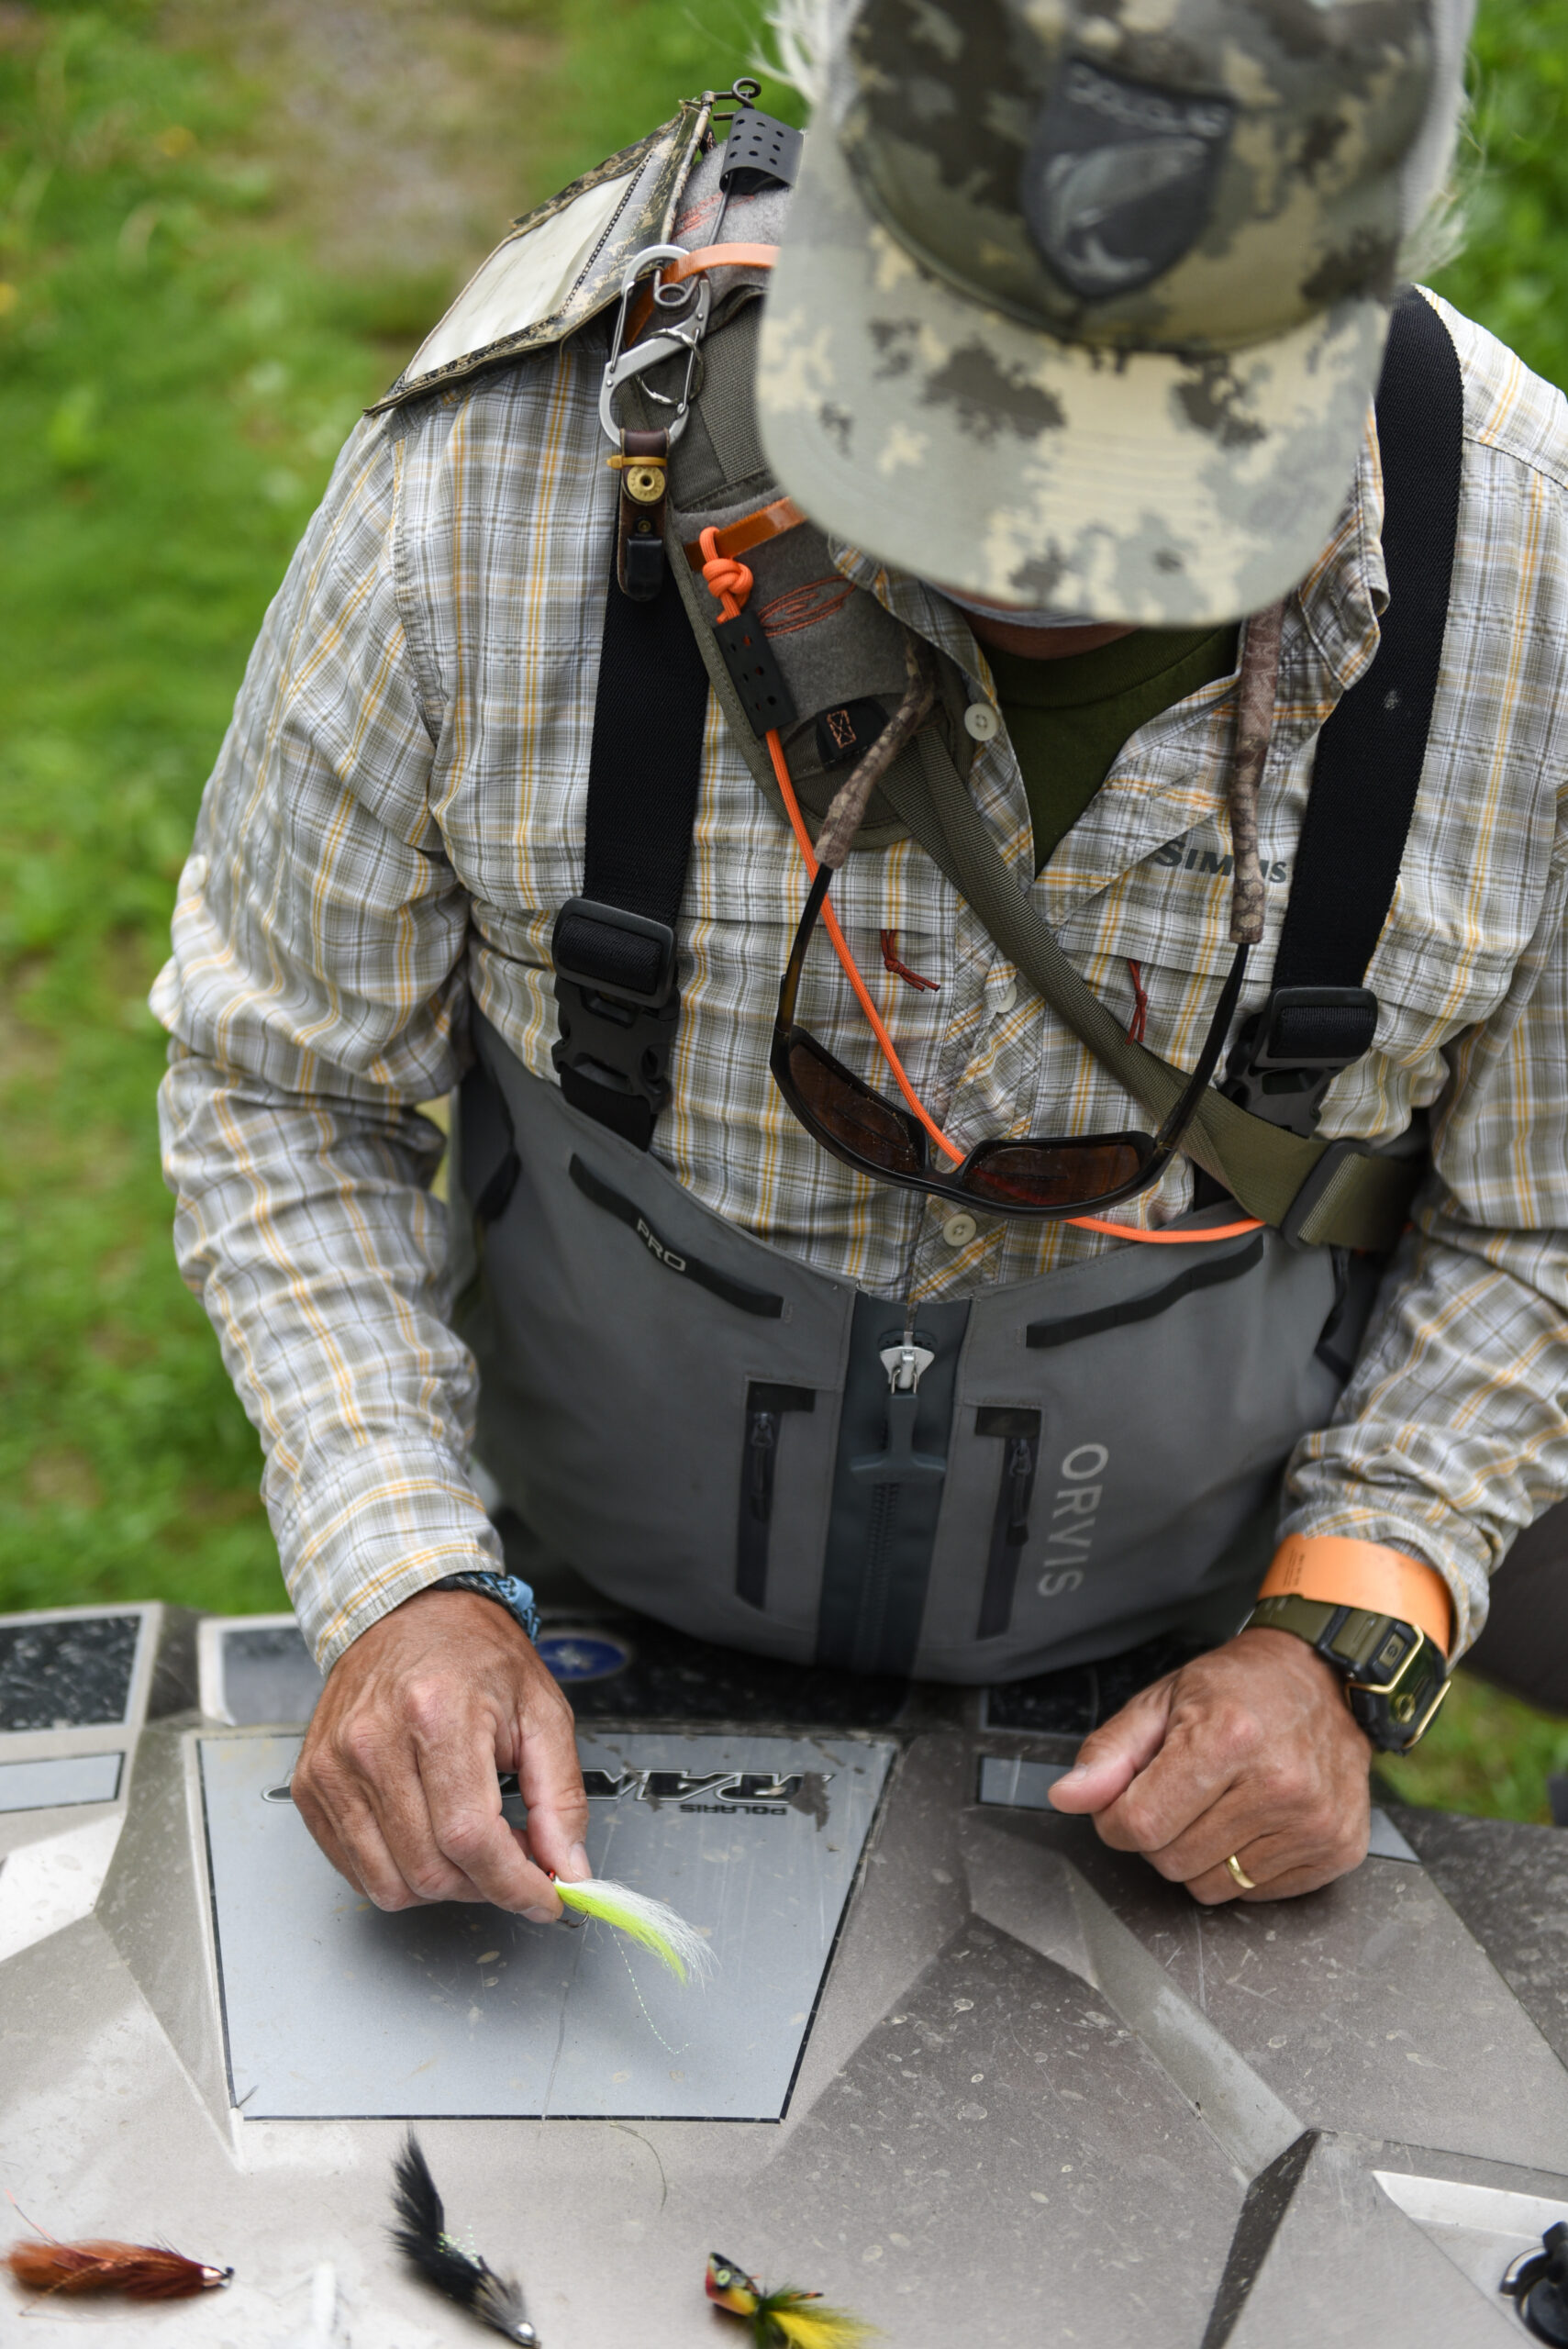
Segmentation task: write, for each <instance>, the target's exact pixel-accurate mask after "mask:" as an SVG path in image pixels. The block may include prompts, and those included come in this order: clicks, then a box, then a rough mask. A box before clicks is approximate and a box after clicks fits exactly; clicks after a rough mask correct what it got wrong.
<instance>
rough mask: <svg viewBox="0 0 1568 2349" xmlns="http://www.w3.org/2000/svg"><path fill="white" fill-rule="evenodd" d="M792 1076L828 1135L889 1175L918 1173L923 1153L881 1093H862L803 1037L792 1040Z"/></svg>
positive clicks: (814, 1119)
mask: <svg viewBox="0 0 1568 2349" xmlns="http://www.w3.org/2000/svg"><path fill="white" fill-rule="evenodd" d="M789 1073H790V1075H791V1077H792V1078H793V1079H794V1082H795V1090H796V1092H797V1093H798V1094H799V1096H800V1098H801V1103H802V1106H803V1107H804V1108H806V1110H807V1111H808V1113H809V1115H810V1117H811V1119H812V1120H813V1121H814V1122H815V1124H816V1125H817V1127H818V1128H819V1129H820V1130H821V1131H822V1132H823V1133H825V1134H830V1135H831V1136H832V1138H833V1140H834V1141H836V1142H838V1143H840V1145H841V1146H842V1148H844V1149H845V1150H848V1151H851V1152H853V1153H854V1155H855V1156H856V1157H857V1158H861V1159H863V1160H865V1161H866V1162H867V1163H868V1164H870V1165H872V1166H875V1167H880V1168H882V1169H884V1171H885V1172H886V1173H887V1174H889V1175H918V1174H919V1172H920V1169H921V1165H922V1163H923V1153H922V1152H921V1150H920V1148H919V1145H918V1144H917V1142H916V1141H915V1140H914V1137H913V1136H912V1135H911V1133H910V1131H909V1129H908V1126H907V1125H906V1122H905V1120H904V1119H903V1118H902V1117H901V1116H900V1115H899V1113H898V1111H897V1110H896V1109H895V1108H893V1107H892V1106H891V1104H890V1103H888V1102H886V1101H884V1100H882V1099H881V1098H880V1097H878V1096H877V1095H876V1094H874V1093H870V1092H862V1090H861V1088H860V1087H859V1086H858V1085H855V1084H854V1082H853V1081H852V1080H851V1077H850V1075H849V1074H848V1073H847V1071H845V1070H843V1069H841V1068H839V1067H838V1066H837V1065H836V1064H835V1063H833V1062H832V1061H829V1060H828V1059H827V1058H826V1057H824V1056H820V1055H818V1054H817V1052H814V1051H813V1050H812V1049H811V1044H810V1041H809V1039H807V1038H806V1037H804V1036H800V1035H795V1036H794V1037H792V1039H791V1041H790V1047H789Z"/></svg>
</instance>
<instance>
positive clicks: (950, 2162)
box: [602, 1919, 1242, 2349]
mask: <svg viewBox="0 0 1568 2349" xmlns="http://www.w3.org/2000/svg"><path fill="white" fill-rule="evenodd" d="M1241 2199H1242V2186H1241V2182H1240V2179H1239V2177H1238V2176H1237V2173H1236V2171H1235V2169H1234V2168H1233V2167H1232V2165H1231V2163H1230V2161H1229V2158H1228V2157H1227V2155H1226V2154H1224V2153H1223V2152H1222V2150H1221V2149H1220V2147H1219V2146H1218V2144H1217V2143H1216V2142H1215V2140H1214V2138H1213V2137H1212V2136H1211V2135H1210V2134H1209V2132H1208V2131H1207V2129H1206V2128H1205V2127H1204V2124H1203V2122H1202V2121H1201V2120H1200V2119H1199V2118H1198V2117H1197V2116H1196V2115H1195V2113H1194V2112H1193V2111H1192V2110H1191V2109H1190V2107H1189V2106H1188V2104H1187V2103H1186V2101H1185V2099H1184V2098H1183V2097H1182V2096H1181V2095H1180V2094H1179V2093H1178V2092H1177V2090H1176V2089H1175V2088H1174V2087H1173V2085H1172V2083H1171V2081H1170V2080H1169V2079H1168V2078H1167V2076H1166V2075H1165V2074H1164V2072H1163V2071H1162V2068H1161V2066H1160V2065H1158V2064H1157V2063H1156V2062H1155V2061H1154V2059H1153V2057H1152V2056H1151V2054H1149V2052H1148V2050H1147V2049H1146V2048H1145V2047H1143V2046H1142V2045H1141V2044H1140V2042H1139V2040H1138V2038H1137V2036H1136V2034H1135V2033H1133V2032H1129V2030H1127V2029H1126V2028H1125V2026H1124V2025H1122V2024H1121V2023H1119V2022H1118V2020H1117V2018H1116V2016H1115V2015H1114V2014H1112V2013H1108V2012H1107V2011H1106V2006H1105V2003H1104V2001H1103V1999H1102V1998H1100V1997H1099V1996H1098V1995H1096V1993H1095V1991H1094V1990H1093V1989H1091V1988H1090V1987H1088V1986H1087V1985H1085V1984H1084V1983H1083V1982H1081V1981H1079V1980H1076V1979H1075V1978H1074V1977H1073V1976H1072V1975H1071V1974H1068V1973H1065V1972H1063V1970H1062V1968H1061V1967H1060V1966H1058V1965H1052V1964H1051V1962H1050V1960H1049V1959H1047V1958H1044V1957H1041V1956H1038V1955H1037V1954H1035V1953H1034V1952H1033V1951H1032V1950H1029V1949H1025V1948H1022V1947H1020V1945H1019V1944H1018V1943H1017V1942H1016V1941H1013V1940H1011V1939H1009V1937H1008V1936H1007V1935H1006V1933H1003V1932H996V1931H995V1930H994V1929H993V1928H991V1927H990V1926H988V1925H985V1924H983V1923H981V1922H980V1921H979V1920H976V1919H971V1920H970V1921H969V1922H968V1923H967V1924H966V1925H964V1926H963V1928H962V1930H961V1931H960V1932H958V1933H956V1934H955V1935H954V1937H953V1939H952V1941H951V1943H950V1944H949V1946H948V1947H947V1949H945V1950H944V1951H943V1952H942V1953H941V1954H940V1957H938V1958H937V1959H936V1960H935V1961H934V1962H933V1963H932V1964H930V1965H928V1966H927V1967H926V1968H925V1969H924V1970H923V1971H922V1972H921V1974H920V1975H919V1976H918V1978H917V1980H916V1981H915V1982H913V1983H911V1984H910V1986H909V1987H908V1988H907V1989H906V1991H905V1992H904V1993H903V1994H902V1995H901V1996H900V1998H899V2000H898V2004H897V2006H896V2007H895V2009H894V2010H893V2011H892V2012H891V2013H890V2014H889V2015H887V2016H886V2017H885V2018H884V2020H883V2021H882V2022H881V2023H880V2024H878V2025H877V2026H876V2027H875V2028H874V2029H873V2031H872V2032H870V2033H869V2034H868V2036H867V2037H866V2039H865V2041H864V2043H863V2044H862V2047H861V2048H860V2049H859V2050H858V2052H857V2053H856V2054H855V2055H854V2056H853V2057H852V2058H851V2061H850V2062H849V2063H848V2064H847V2065H845V2067H844V2069H843V2071H842V2072H841V2073H840V2076H839V2077H838V2078H837V2079H835V2080H834V2081H833V2082H832V2083H831V2085H830V2086H829V2087H828V2088H827V2090H826V2091H825V2093H824V2094H823V2096H822V2098H821V2099H820V2100H819V2102H818V2103H817V2105H816V2106H815V2107H814V2109H813V2110H812V2111H811V2113H810V2114H809V2115H808V2116H807V2117H806V2120H805V2121H803V2122H802V2124H801V2126H800V2127H799V2129H798V2130H797V2131H795V2132H794V2133H793V2135H792V2136H791V2137H790V2139H789V2141H788V2142H787V2143H785V2144H784V2145H783V2146H781V2148H780V2151H779V2154H778V2157H777V2159H776V2160H775V2161H774V2162H773V2163H772V2164H771V2165H770V2166H769V2168H768V2170H767V2172H766V2174H765V2175H764V2176H762V2177H761V2178H759V2179H756V2180H749V2181H745V2182H741V2183H739V2184H737V2185H731V2186H727V2187H723V2188H719V2190H718V2191H717V2193H714V2194H712V2195H711V2196H710V2197H709V2199H708V2210H709V2211H710V2213H711V2216H710V2217H709V2219H708V2226H709V2232H710V2233H711V2235H712V2238H713V2242H714V2244H715V2246H716V2247H717V2248H718V2249H720V2250H723V2251H727V2252H729V2253H731V2254H733V2255H734V2256H735V2257H737V2258H745V2259H748V2260H755V2262H756V2266H755V2268H754V2269H753V2273H765V2274H766V2275H767V2276H768V2277H773V2276H777V2275H780V2274H781V2273H783V2274H795V2273H798V2272H800V2271H802V2270H803V2269H805V2268H806V2267H808V2266H811V2267H813V2273H812V2275H811V2276H810V2277H805V2276H804V2275H803V2277H802V2280H803V2281H810V2282H813V2283H815V2282H817V2281H818V2280H820V2281H822V2282H828V2281H830V2280H831V2279H832V2277H833V2275H834V2271H835V2265H836V2264H838V2265H840V2266H841V2265H842V2264H851V2263H852V2266H851V2273H852V2272H853V2270H855V2269H858V2270H859V2274H860V2276H861V2277H863V2278H864V2279H865V2284H866V2286H867V2287H868V2288H873V2289H874V2294H875V2297H874V2298H870V2297H868V2298H866V2299H862V2298H861V2294H860V2293H859V2292H854V2291H851V2294H850V2295H848V2296H849V2297H852V2298H853V2299H856V2300H857V2301H858V2302H859V2303H860V2305H861V2307H862V2311H863V2313H864V2314H866V2315H867V2316H871V2317H874V2318H875V2319H876V2320H877V2321H878V2322H880V2323H881V2324H882V2326H883V2327H884V2331H885V2332H886V2334H887V2339H888V2343H889V2344H890V2349H911V2344H915V2343H919V2344H925V2343H931V2344H936V2343H951V2344H953V2349H959V2344H971V2343H973V2344H975V2345H976V2349H981V2344H984V2349H1046V2344H1050V2349H1072V2344H1074V2343H1076V2344H1078V2349H1198V2344H1199V2343H1200V2342H1201V2340H1202V2338H1203V2333H1204V2327H1205V2322H1206V2319H1207V2310H1208V2307H1209V2303H1210V2300H1211V2299H1212V2297H1213V2294H1214V2292H1215V2289H1216V2288H1217V2287H1218V2282H1219V2278H1220V2275H1221V2273H1222V2272H1223V2269H1224V2265H1225V2258H1226V2253H1227V2250H1228V2248H1229V2241H1230V2235H1231V2231H1232V2229H1233V2227H1234V2225H1235V2222H1236V2218H1237V2215H1238V2213H1239V2211H1240V2206H1241ZM752 2244H760V2245H761V2248H760V2249H759V2250H756V2251H751V2250H749V2249H748V2248H747V2247H748V2246H750V2245H752ZM825 2253H826V2254H829V2257H828V2258H825V2257H824V2254H825ZM833 2253H837V2254H838V2263H834V2262H833V2261H832V2259H831V2256H830V2254H833ZM818 2271H820V2274H819V2273H818ZM602 2337H604V2338H606V2339H607V2338H608V2336H607V2335H606V2336H602ZM620 2337H621V2338H623V2339H627V2340H629V2339H630V2338H632V2337H633V2336H632V2335H631V2334H630V2333H629V2332H626V2333H623V2334H622V2335H621V2336H620ZM690 2337H691V2339H692V2341H693V2342H694V2343H695V2342H697V2341H698V2340H699V2338H701V2337H702V2334H701V2332H700V2329H699V2326H698V2325H697V2324H696V2323H695V2322H694V2323H693V2325H692V2329H691V2336H690ZM713 2349H722V2344H721V2343H720V2342H719V2341H718V2339H717V2331H716V2333H715V2338H714V2343H713Z"/></svg>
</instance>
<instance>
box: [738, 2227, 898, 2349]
mask: <svg viewBox="0 0 1568 2349" xmlns="http://www.w3.org/2000/svg"><path fill="white" fill-rule="evenodd" d="M706 2292H707V2296H708V2299H710V2300H713V2301H715V2302H716V2303H717V2306H718V2307H719V2308H721V2309H728V2310H729V2313H730V2315H731V2316H743V2317H745V2318H746V2320H747V2321H748V2322H749V2323H750V2325H751V2338H752V2340H753V2341H754V2342H755V2343H756V2344H757V2349H860V2343H862V2342H863V2341H869V2340H870V2339H871V2338H872V2335H873V2332H874V2330H875V2328H874V2327H873V2326H872V2325H869V2324H863V2323H862V2321H861V2319H860V2318H859V2317H858V2316H851V2314H850V2312H849V2310H847V2309H825V2308H822V2307H820V2306H815V2307H814V2306H813V2302H818V2303H819V2302H820V2300H821V2298H822V2295H821V2293H820V2292H797V2291H795V2289H793V2288H792V2287H791V2286H789V2285H788V2284H784V2285H782V2286H781V2287H780V2288H779V2289H778V2290H777V2291H776V2292H764V2291H763V2290H762V2287H761V2285H759V2284H754V2283H753V2282H752V2280H751V2277H750V2276H748V2275H747V2274H746V2272H745V2270H744V2268H740V2267H737V2266H736V2265H735V2262H734V2261H733V2260H732V2259H726V2258H725V2256H724V2254H723V2253H722V2252H717V2251H716V2252H712V2253H710V2254H709V2256H708V2263H707V2283H706Z"/></svg>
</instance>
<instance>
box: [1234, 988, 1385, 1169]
mask: <svg viewBox="0 0 1568 2349" xmlns="http://www.w3.org/2000/svg"><path fill="white" fill-rule="evenodd" d="M1376 1028H1377V997H1376V996H1374V995H1373V992H1372V989H1371V988H1370V987H1275V989H1274V991H1273V994H1272V995H1271V996H1270V997H1269V999H1268V1001H1267V1003H1265V1004H1264V1006H1263V1008H1262V1010H1261V1011H1258V1012H1254V1013H1253V1015H1252V1017H1251V1019H1249V1020H1248V1021H1247V1023H1246V1025H1245V1027H1244V1028H1243V1029H1242V1030H1241V1033H1240V1036H1239V1038H1238V1039H1237V1041H1236V1043H1235V1045H1234V1047H1233V1048H1232V1051H1231V1054H1230V1058H1229V1062H1228V1063H1227V1067H1226V1082H1225V1085H1224V1087H1223V1090H1224V1092H1225V1094H1226V1095H1227V1097H1229V1099H1230V1100H1232V1101H1234V1102H1236V1103H1237V1104H1238V1105H1239V1106H1240V1108H1243V1109H1247V1110H1250V1111H1251V1115H1252V1116H1253V1117H1254V1118H1262V1119H1264V1120H1265V1121H1266V1122H1267V1123H1268V1124H1269V1125H1271V1126H1283V1127H1284V1129H1285V1130H1286V1132H1288V1133H1293V1134H1300V1135H1302V1136H1303V1137H1304V1138H1307V1139H1310V1137H1311V1135H1312V1132H1313V1130H1314V1129H1315V1128H1316V1126H1317V1123H1318V1112H1319V1110H1320V1109H1321V1108H1322V1107H1323V1096H1324V1095H1325V1093H1327V1091H1328V1090H1329V1085H1331V1084H1332V1083H1333V1081H1334V1079H1335V1077H1337V1076H1338V1075H1339V1074H1340V1071H1341V1070H1342V1069H1347V1068H1349V1067H1350V1066H1351V1063H1352V1062H1353V1061H1359V1060H1360V1059H1361V1057H1362V1054H1363V1053H1364V1052H1370V1051H1371V1049H1372V1040H1373V1034H1374V1032H1375V1030H1376Z"/></svg>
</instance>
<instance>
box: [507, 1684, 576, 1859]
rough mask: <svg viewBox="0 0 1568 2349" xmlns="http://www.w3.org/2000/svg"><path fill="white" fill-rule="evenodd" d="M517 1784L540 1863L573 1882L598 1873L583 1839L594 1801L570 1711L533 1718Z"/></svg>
mask: <svg viewBox="0 0 1568 2349" xmlns="http://www.w3.org/2000/svg"><path fill="white" fill-rule="evenodd" d="M517 1788H518V1792H519V1793H520V1794H521V1796H522V1798H523V1801H524V1804H525V1805H526V1807H527V1809H528V1850H529V1853H530V1854H532V1856H533V1859H534V1861H535V1863H536V1864H537V1865H539V1867H541V1868H546V1869H548V1870H549V1871H550V1874H551V1875H552V1876H564V1877H565V1879H566V1881H567V1883H568V1884H576V1883H580V1882H581V1880H582V1879H583V1877H584V1876H588V1875H590V1874H591V1873H592V1871H591V1870H590V1868H589V1865H588V1854H587V1852H586V1850H585V1848H584V1842H583V1838H584V1835H585V1834H586V1833H587V1831H588V1799H587V1797H586V1796H585V1795H584V1792H583V1771H582V1766H581V1765H580V1764H579V1762H578V1759H577V1739H576V1735H575V1731H574V1725H573V1719H572V1715H571V1712H570V1710H569V1709H568V1708H567V1707H566V1706H565V1705H562V1706H560V1707H555V1706H552V1707H551V1708H550V1709H549V1711H548V1712H547V1713H545V1714H544V1716H543V1718H542V1719H539V1720H535V1721H530V1722H529V1723H528V1727H527V1729H526V1730H525V1732H524V1736H523V1750H522V1753H521V1755H520V1757H519V1759H518V1764H517Z"/></svg>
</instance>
